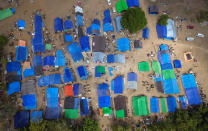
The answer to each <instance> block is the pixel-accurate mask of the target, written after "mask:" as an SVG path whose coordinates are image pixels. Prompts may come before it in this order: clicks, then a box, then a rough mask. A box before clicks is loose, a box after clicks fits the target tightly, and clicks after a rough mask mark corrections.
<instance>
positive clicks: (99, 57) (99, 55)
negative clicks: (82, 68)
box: [92, 52, 105, 63]
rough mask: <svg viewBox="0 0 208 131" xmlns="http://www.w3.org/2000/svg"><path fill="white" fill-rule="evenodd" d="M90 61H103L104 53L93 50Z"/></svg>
mask: <svg viewBox="0 0 208 131" xmlns="http://www.w3.org/2000/svg"><path fill="white" fill-rule="evenodd" d="M92 54H93V55H92V62H95V63H97V62H100V63H103V62H104V58H105V53H102V52H93V53H92Z"/></svg>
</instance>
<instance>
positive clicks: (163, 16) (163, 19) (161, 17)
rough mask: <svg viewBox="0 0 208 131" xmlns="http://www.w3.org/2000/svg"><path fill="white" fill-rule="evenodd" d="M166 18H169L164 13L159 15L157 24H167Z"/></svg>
mask: <svg viewBox="0 0 208 131" xmlns="http://www.w3.org/2000/svg"><path fill="white" fill-rule="evenodd" d="M168 19H169V16H168V15H166V14H164V15H161V16H160V19H159V20H158V24H159V25H165V26H166V25H167V24H168Z"/></svg>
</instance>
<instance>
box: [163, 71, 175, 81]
mask: <svg viewBox="0 0 208 131" xmlns="http://www.w3.org/2000/svg"><path fill="white" fill-rule="evenodd" d="M162 74H163V80H168V79H175V78H176V76H175V73H174V70H172V69H168V70H163V71H162Z"/></svg>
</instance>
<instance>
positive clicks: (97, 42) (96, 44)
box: [92, 36, 106, 52]
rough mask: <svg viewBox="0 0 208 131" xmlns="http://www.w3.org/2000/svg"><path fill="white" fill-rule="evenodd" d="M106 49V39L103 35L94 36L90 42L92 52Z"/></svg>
mask: <svg viewBox="0 0 208 131" xmlns="http://www.w3.org/2000/svg"><path fill="white" fill-rule="evenodd" d="M105 49H106V39H105V37H103V36H94V37H93V43H92V51H93V52H105Z"/></svg>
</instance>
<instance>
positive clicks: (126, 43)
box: [117, 37, 131, 52]
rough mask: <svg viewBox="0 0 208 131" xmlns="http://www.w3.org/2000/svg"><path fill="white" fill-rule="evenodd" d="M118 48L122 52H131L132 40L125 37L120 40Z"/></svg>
mask: <svg viewBox="0 0 208 131" xmlns="http://www.w3.org/2000/svg"><path fill="white" fill-rule="evenodd" d="M117 48H118V50H119V51H122V52H126V51H130V50H131V47H130V40H129V39H127V38H125V37H124V38H120V39H118V40H117Z"/></svg>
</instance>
